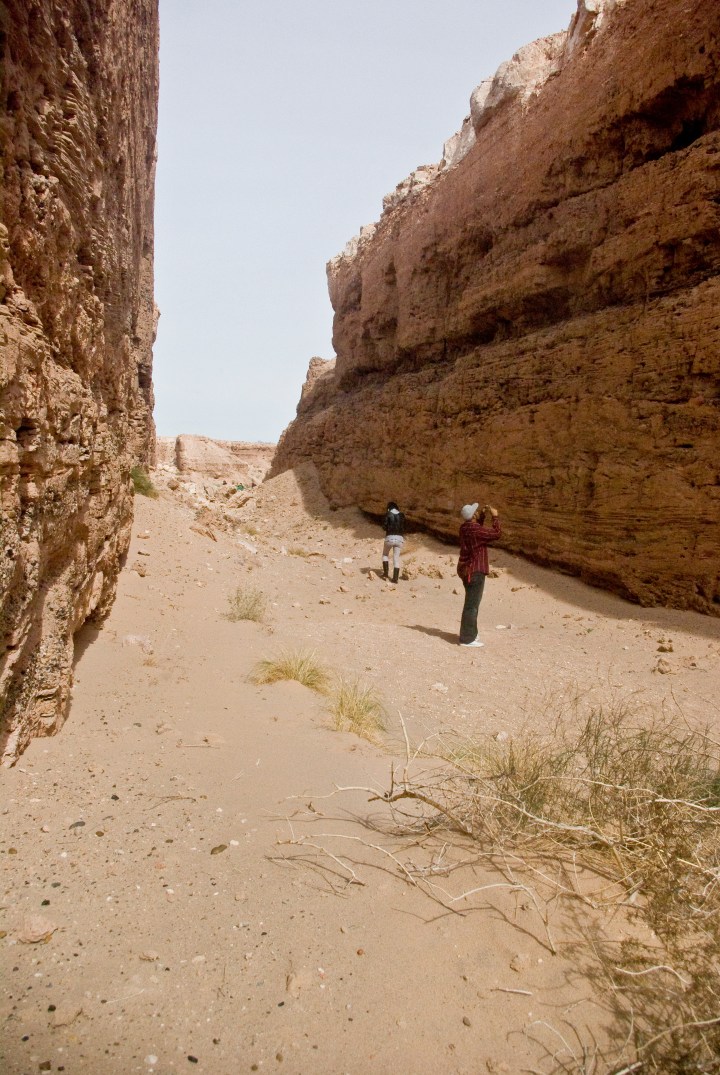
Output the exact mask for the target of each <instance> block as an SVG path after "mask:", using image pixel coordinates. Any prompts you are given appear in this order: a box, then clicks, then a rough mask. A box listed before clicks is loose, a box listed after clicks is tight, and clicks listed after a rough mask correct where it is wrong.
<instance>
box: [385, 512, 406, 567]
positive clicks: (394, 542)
mask: <svg viewBox="0 0 720 1075" xmlns="http://www.w3.org/2000/svg"><path fill="white" fill-rule="evenodd" d="M383 526H384V528H385V541H384V542H383V555H382V567H383V578H385V579H386V578H388V571H389V568H390V550H391V549H392V554H393V576H392V580H393V582H397V580H398V579H399V578H400V550H401V549H402V547H403V542H404V540H405V538H404V537H403V533H404V531H405V516H404V515H403V513H402V512H401V511H400V508H399V507H398V506H397V504H396V503H395V501H394V500H391V501H390V502H389V503H388V506H387V510H386V511H385V519H384V521H383Z"/></svg>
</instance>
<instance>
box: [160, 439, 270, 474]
mask: <svg viewBox="0 0 720 1075" xmlns="http://www.w3.org/2000/svg"><path fill="white" fill-rule="evenodd" d="M274 454H275V445H274V444H263V443H256V444H253V443H250V442H248V441H241V440H213V439H212V437H201V436H197V435H193V434H189V433H181V434H180V436H178V437H158V438H157V447H156V461H157V465H158V466H159V467H163V468H165V469H166V470H168V471H174V472H175V473H176V474H178V475H183V476H188V477H197V478H214V479H217V480H222V479H225V480H226V481H229V482H240V483H242V484H243V485H259V484H260V482H262V481H263V479H264V478H265V475H266V474H267V472H268V471H269V469H270V464H271V463H272V459H273V456H274Z"/></svg>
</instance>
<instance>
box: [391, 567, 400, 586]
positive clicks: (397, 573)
mask: <svg viewBox="0 0 720 1075" xmlns="http://www.w3.org/2000/svg"><path fill="white" fill-rule="evenodd" d="M399 578H400V568H399V567H396V568H395V569H394V570H393V582H397V580H398V579H399Z"/></svg>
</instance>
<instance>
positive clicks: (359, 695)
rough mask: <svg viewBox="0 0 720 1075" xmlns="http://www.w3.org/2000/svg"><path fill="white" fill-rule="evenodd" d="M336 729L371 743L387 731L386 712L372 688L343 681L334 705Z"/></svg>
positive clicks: (339, 686) (333, 712)
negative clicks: (348, 732)
mask: <svg viewBox="0 0 720 1075" xmlns="http://www.w3.org/2000/svg"><path fill="white" fill-rule="evenodd" d="M332 714H333V718H334V721H335V728H336V729H337V730H338V731H351V732H355V734H356V735H359V736H361V737H362V738H363V739H367V740H369V741H370V742H371V743H375V742H377V740H378V738H379V735H380V733H381V732H383V731H384V730H385V710H384V708H383V705H382V702H381V701H380V699H379V697H378V695H377V694H376V692H375V691H374V690H373V688H372V687H362V686H361V685H360V683H359V682H358V681H357V680H356V681H355V682H349V681H347V680H343V679H341V680H340V682H339V685H338V688H337V693H336V695H335V698H334V700H333V704H332Z"/></svg>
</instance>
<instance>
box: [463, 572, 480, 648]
mask: <svg viewBox="0 0 720 1075" xmlns="http://www.w3.org/2000/svg"><path fill="white" fill-rule="evenodd" d="M462 581H463V586H464V587H465V604H464V605H463V610H462V617H461V619H460V641H461V642H474V641H475V639H476V638H477V635H478V629H477V618H478V609H479V608H480V602H481V601H482V595H483V590H484V589H485V576H484V575H483V573H482V571H476V572H475V573H474V575H473V576H472V578H471V579H470V582H466V581H465V579H463V580H462Z"/></svg>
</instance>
